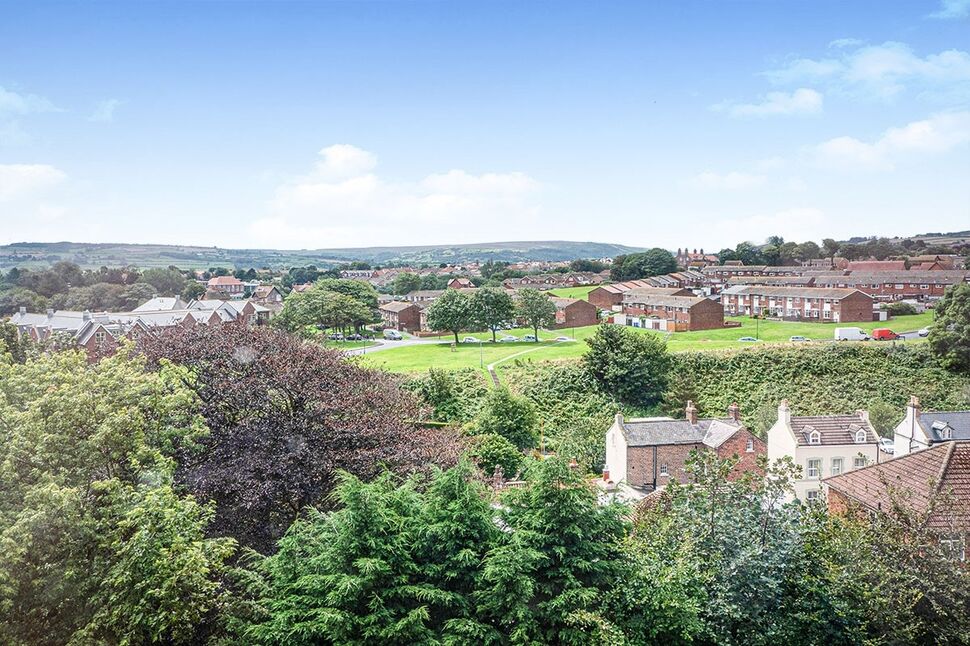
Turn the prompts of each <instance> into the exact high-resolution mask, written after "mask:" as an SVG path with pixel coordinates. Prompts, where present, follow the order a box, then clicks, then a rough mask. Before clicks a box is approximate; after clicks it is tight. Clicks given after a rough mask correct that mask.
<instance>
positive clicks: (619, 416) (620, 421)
mask: <svg viewBox="0 0 970 646" xmlns="http://www.w3.org/2000/svg"><path fill="white" fill-rule="evenodd" d="M614 421H615V423H616V425H617V426H619V427H620V428H623V413H617V414H616V417H615V418H614Z"/></svg>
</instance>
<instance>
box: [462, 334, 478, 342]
mask: <svg viewBox="0 0 970 646" xmlns="http://www.w3.org/2000/svg"><path fill="white" fill-rule="evenodd" d="M480 341H481V339H478V338H475V337H473V336H466V337H465V338H463V339H462V340H461V342H462V343H479V342H480Z"/></svg>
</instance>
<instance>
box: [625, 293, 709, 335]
mask: <svg viewBox="0 0 970 646" xmlns="http://www.w3.org/2000/svg"><path fill="white" fill-rule="evenodd" d="M621 308H622V311H621V312H620V313H618V314H615V315H614V317H613V320H614V322H615V323H617V324H619V325H629V326H632V327H638V328H646V329H651V330H661V331H666V332H693V331H697V330H716V329H719V328H723V327H724V308H723V307H722V306H721V305H720V303H718V302H717V301H713V300H711V299H709V298H703V297H698V296H693V295H690V296H668V295H666V294H662V293H658V292H657V290H654V289H634V290H630V291H628V292H626V293H625V294H624V295H623V300H622V302H621Z"/></svg>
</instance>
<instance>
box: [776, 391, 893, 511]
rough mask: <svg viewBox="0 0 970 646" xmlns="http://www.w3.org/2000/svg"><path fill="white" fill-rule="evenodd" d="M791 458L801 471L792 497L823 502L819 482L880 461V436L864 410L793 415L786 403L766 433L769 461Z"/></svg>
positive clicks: (784, 402) (782, 402) (783, 403)
mask: <svg viewBox="0 0 970 646" xmlns="http://www.w3.org/2000/svg"><path fill="white" fill-rule="evenodd" d="M784 457H789V458H791V459H792V460H793V461H794V462H795V464H796V465H798V466H800V467H801V468H802V476H801V478H799V479H798V480H796V481H795V497H796V498H798V499H799V500H803V501H806V502H812V501H816V500H824V499H825V497H824V494H823V491H822V479H823V478H827V477H829V476H834V475H839V474H841V473H846V472H848V471H851V470H853V469H861V468H863V467H866V466H868V465H870V464H875V463H877V462H879V460H880V457H879V437H878V436H877V435H876V431H875V429H874V428H873V427H872V424H870V423H869V413H868V412H866V411H863V410H859V411H856V412H855V413H852V414H849V415H808V416H802V415H792V414H791V408H789V406H788V400H784V399H783V400H782V401H781V404H779V406H778V419H777V420H776V421H775V423H774V425H772V427H771V428H770V429H769V430H768V461H769V463H771V464H774V463H775V462H776V461H777V460H780V459H782V458H784Z"/></svg>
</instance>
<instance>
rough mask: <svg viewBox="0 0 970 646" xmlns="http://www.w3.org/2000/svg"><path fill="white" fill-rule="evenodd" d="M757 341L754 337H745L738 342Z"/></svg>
mask: <svg viewBox="0 0 970 646" xmlns="http://www.w3.org/2000/svg"><path fill="white" fill-rule="evenodd" d="M757 340H758V339H756V338H754V337H753V336H743V337H741V338H740V339H738V341H743V342H745V343H751V342H752V341H757Z"/></svg>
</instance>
